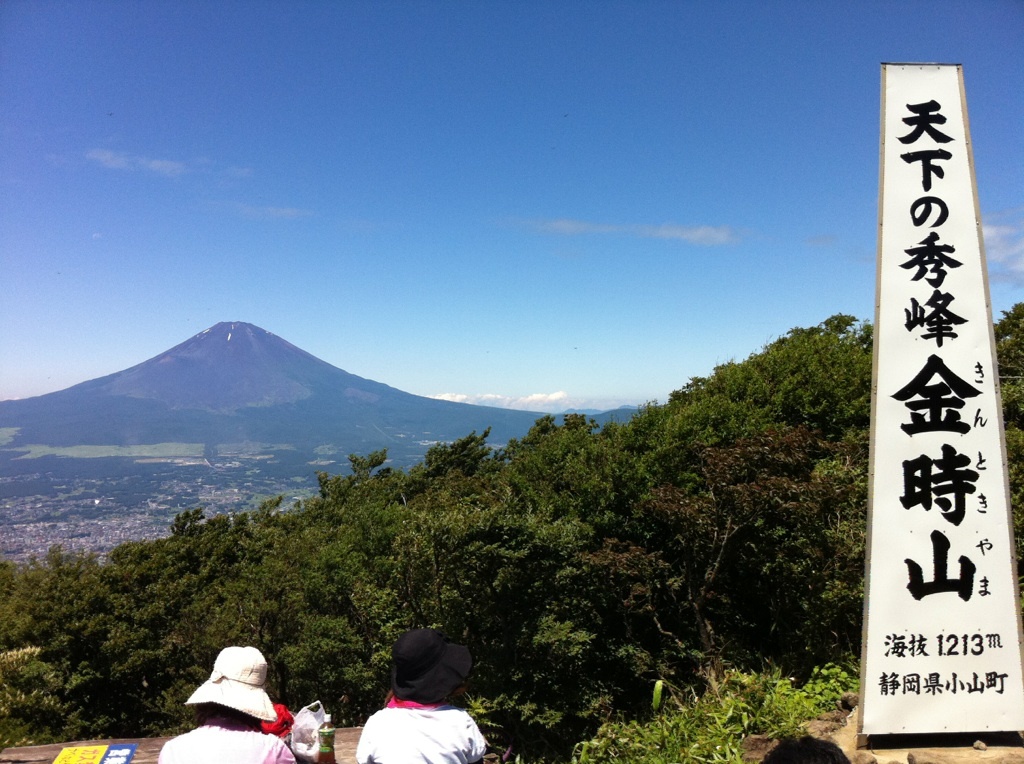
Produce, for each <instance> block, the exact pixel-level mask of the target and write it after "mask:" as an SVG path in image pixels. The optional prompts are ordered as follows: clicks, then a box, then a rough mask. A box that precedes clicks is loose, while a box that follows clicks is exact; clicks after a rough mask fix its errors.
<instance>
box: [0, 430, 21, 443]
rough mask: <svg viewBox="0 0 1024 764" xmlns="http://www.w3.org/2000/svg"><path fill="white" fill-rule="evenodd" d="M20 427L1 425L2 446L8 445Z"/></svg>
mask: <svg viewBox="0 0 1024 764" xmlns="http://www.w3.org/2000/svg"><path fill="white" fill-rule="evenodd" d="M20 429H21V428H20V427H0V446H6V445H7V444H8V443H10V442H11V441H12V440H14V436H15V435H17V434H18V430H20Z"/></svg>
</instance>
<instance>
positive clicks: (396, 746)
mask: <svg viewBox="0 0 1024 764" xmlns="http://www.w3.org/2000/svg"><path fill="white" fill-rule="evenodd" d="M486 751H487V743H486V742H485V741H484V736H483V735H481V734H480V729H479V728H478V727H477V726H476V722H474V721H473V718H472V717H471V716H470V715H469V714H467V713H466V712H465V711H463V710H462V709H461V708H455V707H454V706H440V707H438V708H430V709H420V708H383V709H381V710H380V711H378V712H377V713H375V714H374V715H373V716H371V717H370V718H369V719H367V720H366V726H364V727H363V733H362V735H361V736H360V737H359V745H358V746H357V747H356V761H357V762H358V763H359V764H470V762H474V761H479V760H480V759H482V758H483V757H484V753H486Z"/></svg>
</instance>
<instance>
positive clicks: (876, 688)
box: [860, 64, 1024, 735]
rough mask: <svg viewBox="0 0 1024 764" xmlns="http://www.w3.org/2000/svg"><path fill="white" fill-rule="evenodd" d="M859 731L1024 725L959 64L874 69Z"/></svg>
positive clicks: (1006, 509) (1006, 510) (997, 405)
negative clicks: (877, 143) (875, 227)
mask: <svg viewBox="0 0 1024 764" xmlns="http://www.w3.org/2000/svg"><path fill="white" fill-rule="evenodd" d="M881 129H882V140H881V163H882V172H881V189H880V195H879V236H878V286H877V300H878V302H877V306H876V314H875V350H874V352H875V356H874V358H875V360H874V363H875V369H874V388H873V391H872V393H873V394H872V411H871V427H872V432H871V436H872V437H871V484H870V498H869V513H868V550H867V583H866V586H867V590H866V597H865V606H864V650H863V660H862V663H861V700H862V704H861V730H860V732H861V733H862V735H884V734H906V733H946V732H982V731H1014V730H1022V729H1024V681H1022V672H1021V655H1022V653H1021V622H1020V609H1019V604H1018V603H1019V595H1018V590H1017V576H1016V563H1015V553H1014V545H1013V525H1012V523H1011V516H1010V504H1009V496H1008V488H1007V479H1006V457H1005V445H1004V441H1003V425H1002V408H1001V402H1000V394H999V378H998V368H997V366H996V359H995V352H994V344H995V343H994V340H993V333H992V318H991V309H990V306H989V298H988V282H987V276H986V269H985V260H984V249H983V246H982V239H981V219H980V215H979V212H978V204H977V195H976V189H975V182H974V168H973V159H972V155H971V143H970V134H969V130H968V122H967V106H966V100H965V98H964V89H963V76H962V71H961V67H960V66H954V65H936V64H884V65H883V66H882V126H881Z"/></svg>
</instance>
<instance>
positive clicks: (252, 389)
mask: <svg viewBox="0 0 1024 764" xmlns="http://www.w3.org/2000/svg"><path fill="white" fill-rule="evenodd" d="M104 380H105V383H104V384H103V385H102V386H100V388H99V389H102V390H103V391H105V392H106V393H108V394H110V395H124V396H128V397H131V398H148V399H152V400H155V401H160V402H162V403H165V404H167V405H168V406H169V407H171V408H173V409H204V410H208V411H221V412H231V411H237V410H238V409H241V408H246V407H250V406H275V405H280V404H285V403H295V402H296V401H300V400H303V399H306V398H310V397H312V396H314V395H316V394H317V393H318V392H327V393H337V392H338V390H341V391H342V394H343V395H345V396H348V397H357V398H362V399H363V400H368V401H373V400H378V399H379V397H380V395H381V392H382V390H381V389H380V388H381V387H386V386H382V385H380V383H378V382H372V381H370V380H366V379H363V378H362V377H357V376H355V375H354V374H349V373H348V372H346V371H343V370H341V369H338V368H336V367H334V366H331V365H330V364H329V363H326V362H325V361H321V360H320V359H319V358H317V357H316V356H313V355H310V354H309V353H307V352H306V351H305V350H300V349H299V348H297V347H295V346H294V345H292V344H291V343H290V342H286V341H285V340H283V339H281V338H280V337H277V336H275V335H273V334H271V333H270V332H268V331H267V330H266V329H261V328H260V327H258V326H254V325H252V324H247V323H243V322H241V321H232V322H221V323H219V324H216V325H214V326H211V327H210V328H209V329H207V330H205V331H202V332H200V333H199V334H197V335H195V336H194V337H192V338H191V339H188V340H186V341H185V342H182V343H181V344H180V345H176V346H175V347H173V348H171V349H170V350H168V351H166V352H164V353H161V354H160V355H158V356H156V357H155V358H151V359H150V360H148V361H145V362H143V363H140V364H139V365H138V366H133V367H132V368H130V369H126V370H125V371H122V372H119V373H117V374H114V375H112V376H110V377H105V378H104ZM388 389H390V388H388Z"/></svg>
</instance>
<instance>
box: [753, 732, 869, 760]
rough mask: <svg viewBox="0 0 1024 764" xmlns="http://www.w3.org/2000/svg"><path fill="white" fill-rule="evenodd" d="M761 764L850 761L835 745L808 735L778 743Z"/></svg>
mask: <svg viewBox="0 0 1024 764" xmlns="http://www.w3.org/2000/svg"><path fill="white" fill-rule="evenodd" d="M762 764H850V760H849V759H848V758H846V754H845V753H843V749H842V748H840V747H839V746H838V745H836V744H835V743H833V742H831V741H829V740H819V739H818V738H815V737H811V736H810V735H808V736H806V737H801V738H788V739H786V740H782V741H780V742H779V744H778V745H777V746H775V747H774V748H773V749H772V750H771V751H769V752H768V755H767V756H765V757H764V762H763V763H762Z"/></svg>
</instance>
